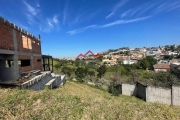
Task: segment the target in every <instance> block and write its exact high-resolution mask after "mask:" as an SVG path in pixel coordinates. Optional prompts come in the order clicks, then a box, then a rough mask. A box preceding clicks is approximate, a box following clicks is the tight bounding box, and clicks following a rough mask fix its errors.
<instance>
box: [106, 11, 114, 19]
mask: <svg viewBox="0 0 180 120" xmlns="http://www.w3.org/2000/svg"><path fill="white" fill-rule="evenodd" d="M113 15H114V12H111V13H110V14H109V15H108V16H106V19H108V18H110V17H111V16H113Z"/></svg>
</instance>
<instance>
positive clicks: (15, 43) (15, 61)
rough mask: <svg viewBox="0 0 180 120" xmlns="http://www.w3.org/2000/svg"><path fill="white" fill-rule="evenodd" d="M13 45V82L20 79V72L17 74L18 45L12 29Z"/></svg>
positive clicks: (14, 31)
mask: <svg viewBox="0 0 180 120" xmlns="http://www.w3.org/2000/svg"><path fill="white" fill-rule="evenodd" d="M12 34H13V44H14V57H13V61H14V70H13V74H14V79H13V81H15V80H17V79H19V77H20V72H19V66H18V51H17V50H18V45H17V37H16V30H14V29H13V32H12Z"/></svg>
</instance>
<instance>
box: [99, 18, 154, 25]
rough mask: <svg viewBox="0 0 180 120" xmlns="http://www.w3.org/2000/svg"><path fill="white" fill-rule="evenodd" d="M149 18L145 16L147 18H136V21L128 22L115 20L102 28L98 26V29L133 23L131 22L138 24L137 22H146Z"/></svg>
mask: <svg viewBox="0 0 180 120" xmlns="http://www.w3.org/2000/svg"><path fill="white" fill-rule="evenodd" d="M150 17H151V16H147V17H141V18H136V19H130V20H117V21H114V22H111V23H108V24H105V25H102V26H99V28H106V27H111V26H114V25H119V24H126V23H133V22H138V21H143V20H146V19H148V18H150Z"/></svg>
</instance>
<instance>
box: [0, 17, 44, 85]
mask: <svg viewBox="0 0 180 120" xmlns="http://www.w3.org/2000/svg"><path fill="white" fill-rule="evenodd" d="M41 57H42V55H41V42H40V38H37V37H35V36H33V35H32V34H30V33H28V32H26V31H25V30H23V29H21V28H19V27H18V26H16V25H14V24H13V23H10V22H9V21H7V20H5V19H3V18H2V17H0V82H3V81H6V82H8V81H9V82H12V81H15V80H17V79H19V78H20V77H21V74H22V73H23V72H28V71H32V70H42V60H41V59H42V58H41Z"/></svg>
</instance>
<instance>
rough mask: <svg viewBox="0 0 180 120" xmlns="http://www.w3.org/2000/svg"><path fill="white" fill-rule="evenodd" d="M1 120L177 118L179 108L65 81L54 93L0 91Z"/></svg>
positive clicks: (174, 119) (50, 91)
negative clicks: (115, 94)
mask: <svg viewBox="0 0 180 120" xmlns="http://www.w3.org/2000/svg"><path fill="white" fill-rule="evenodd" d="M0 101H1V102H0V108H1V109H0V119H3V120H64V119H68V120H81V119H82V120H91V119H92V120H94V119H96V120H101V119H108V120H131V119H134V120H139V119H159V120H161V119H170V120H178V119H180V114H179V111H180V107H178V106H169V105H163V104H159V103H146V102H144V101H142V100H140V99H138V98H135V97H129V96H124V95H121V96H118V97H116V96H111V95H110V94H109V93H108V92H106V91H104V90H100V89H97V88H93V87H90V86H88V85H85V84H82V83H81V84H80V83H77V82H71V81H67V82H66V84H65V86H63V87H59V88H56V89H53V90H48V89H45V90H41V91H30V90H18V89H2V88H1V89H0Z"/></svg>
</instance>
